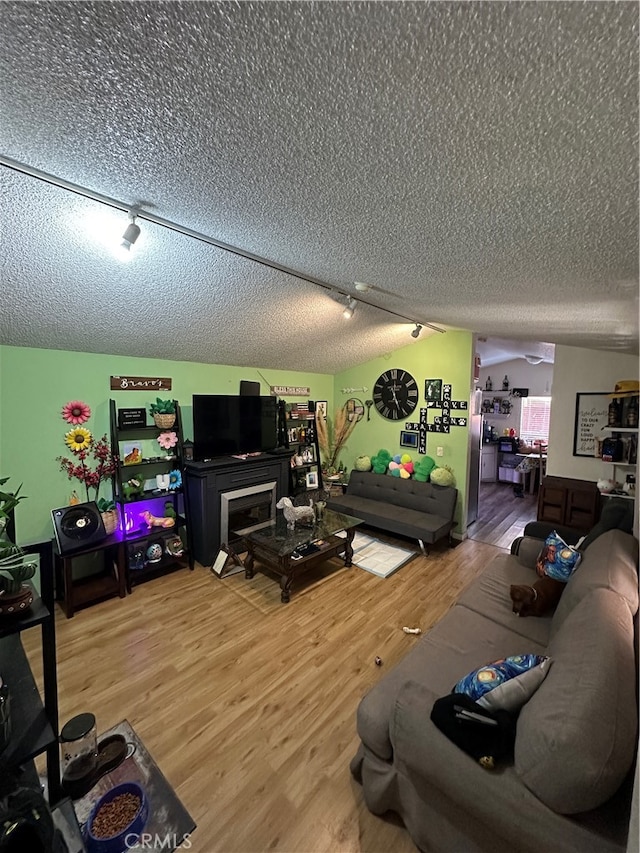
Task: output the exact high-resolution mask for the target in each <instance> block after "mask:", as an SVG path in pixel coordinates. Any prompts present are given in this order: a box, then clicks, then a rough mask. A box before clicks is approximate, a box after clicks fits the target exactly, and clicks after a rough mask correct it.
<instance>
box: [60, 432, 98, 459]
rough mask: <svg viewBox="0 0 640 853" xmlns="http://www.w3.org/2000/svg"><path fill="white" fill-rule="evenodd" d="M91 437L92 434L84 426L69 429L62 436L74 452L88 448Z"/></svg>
mask: <svg viewBox="0 0 640 853" xmlns="http://www.w3.org/2000/svg"><path fill="white" fill-rule="evenodd" d="M91 439H92V435H91V433H90V432H89V430H88V429H85V427H75V429H70V430H69V432H68V433H67V434H66V435H65V437H64V440H65V443H66V445H67V447H69V449H70V450H72V451H73V452H74V453H79V452H80V451H81V450H88V449H89V445H90V444H91Z"/></svg>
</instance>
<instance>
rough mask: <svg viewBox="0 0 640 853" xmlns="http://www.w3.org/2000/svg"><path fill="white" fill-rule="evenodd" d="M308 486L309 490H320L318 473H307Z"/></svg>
mask: <svg viewBox="0 0 640 853" xmlns="http://www.w3.org/2000/svg"><path fill="white" fill-rule="evenodd" d="M305 479H306V486H307V488H308V489H317V488H318V472H317V471H307V476H306V478H305Z"/></svg>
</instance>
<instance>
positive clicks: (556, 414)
mask: <svg viewBox="0 0 640 853" xmlns="http://www.w3.org/2000/svg"><path fill="white" fill-rule="evenodd" d="M638 373H639V369H638V358H637V356H631V355H618V354H617V353H613V352H603V351H600V350H588V349H579V348H578V347H563V346H556V353H555V369H554V371H553V391H552V400H551V424H550V428H549V456H548V460H547V474H551V475H553V476H557V477H574V478H576V479H578V480H592V481H595V480H599V479H600V478H601V477H604V476H605V474H606V476H607V477H609V476H611V474H610V471H609V473H607V469H606V468H605V467H604V464H603V463H602V462H600V461H599V460H598V459H595V458H594V459H592V458H590V457H588V456H574V455H573V432H574V427H575V413H576V394H577V393H581V392H584V391H594V392H610V391H613V389H614V387H615V384H616V382H618V381H619V380H621V379H637V378H638Z"/></svg>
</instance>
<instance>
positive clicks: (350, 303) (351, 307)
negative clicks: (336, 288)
mask: <svg viewBox="0 0 640 853" xmlns="http://www.w3.org/2000/svg"><path fill="white" fill-rule="evenodd" d="M357 304H358V303H357V302H356V300H355V299H354V298H353V296H347V304H346V307H345V309H344V311H343V312H342V316H343V317H344V318H345V320H350V319H351V318H352V317H353V312H354V311H355V310H356V305H357Z"/></svg>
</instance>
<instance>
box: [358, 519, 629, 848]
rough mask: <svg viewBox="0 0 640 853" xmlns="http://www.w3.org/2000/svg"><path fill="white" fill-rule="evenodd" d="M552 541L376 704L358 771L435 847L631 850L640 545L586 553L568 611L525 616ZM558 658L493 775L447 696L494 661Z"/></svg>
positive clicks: (365, 728)
mask: <svg viewBox="0 0 640 853" xmlns="http://www.w3.org/2000/svg"><path fill="white" fill-rule="evenodd" d="M541 544H542V541H541V540H536V539H530V538H528V537H525V538H524V539H523V540H522V541H521V543H520V548H519V551H518V554H517V555H516V554H504V555H499V556H497V557H496V558H494V560H493V561H492V562H491V563H490V564H489V566H488V567H487V569H486V570H485V571H484V572H483V574H482V575H481V576H480V577H479V578H478V579H477V580H476V581H474V582H473V583H472V584H471V585H470V586H469V587H468V588H467V589H466V590H465V591H464V592H463V594H462V595H461V596H460V598H459V600H458V601H457V602H456V604H455V605H454V606H453V607H452V608H451V610H449V612H448V613H447V614H446V615H445V616H444V617H443V618H442V619H441V620H440V621H439V622H438V623H437V624H436V625H435V626H434V627H433V628H431V629H430V630H429V631H428V633H426V634H425V635H424V636H423V637H422V638H421V639H420V640H419V641H418V642H417V643H416V645H415V646H414V647H413V649H412V650H411V652H410V653H409V654H408V655H407V656H406V657H405V658H404V659H403V660H402V661H401V662H400V663H399V664H398V665H397V666H396V667H394V669H392V670H391V671H390V672H389V673H388V674H386V675H385V676H383V678H382V679H381V681H379V682H378V684H377V685H376V686H375V687H374V688H373V689H372V690H371V691H370V692H369V693H368V694H367V695H366V696H365V697H364V699H363V700H362V701H361V703H360V705H359V707H358V712H357V728H358V733H359V735H360V739H361V744H360V747H359V749H358V752H357V754H356V755H355V757H354V758H353V760H352V762H351V772H352V774H353V776H354V777H355V779H356V780H357V781H359V782H360V783H361V784H362V787H363V791H364V798H365V802H366V805H367V807H368V808H369V810H370V811H371V812H373V813H374V814H379V815H382V814H384V813H385V812H387V811H393V812H396V813H397V814H399V815H400V817H401V818H402V820H403V822H404V824H405V826H406V828H407V830H408V831H409V833H410V835H411V837H412V839H413V841H414V842H415V844H416V845H417V847H418V848H419V849H420V850H423V851H446V853H452V851H456V853H474V851H491V853H496V851H509V853H515V851H518V853H542V852H543V851H544V853H547V851H549V853H550V851H553V853H559V851H572V853H587V851H588V853H592V851H600V852H601V853H614V851H615V853H620V851H622V850H624V849H625V844H626V835H627V828H628V818H629V808H630V807H629V803H630V798H631V789H632V765H633V762H634V756H635V750H636V746H637V738H638V734H637V724H638V709H637V698H636V689H637V684H636V682H637V664H636V659H635V639H634V625H635V621H636V619H635V615H636V613H637V610H638V574H637V566H638V542H637V540H636V539H635V538H634V537H633V536H631V535H629V534H627V533H623V532H622V531H620V530H610V531H608V532H606V533H604V534H602V535H601V536H600V537H599V538H597V539H596V540H595V541H594V542H592V543H591V544H590V545H589V547H588V548H587V549H586V550H585V551H584V556H583V558H582V562H581V564H580V565H579V566H578V568H577V569H576V571H575V572H574V574H573V575H572V577H571V578H570V580H569V582H568V583H567V585H566V587H565V589H564V591H563V593H562V597H561V598H560V602H559V603H558V605H557V607H556V609H555V612H554V613H552V614H551V615H548V616H543V617H527V618H519V617H517V616H515V615H514V614H513V613H512V611H511V600H510V597H509V587H510V585H511V584H531V583H533V582H534V581H535V580H536V578H537V575H536V574H535V568H534V566H535V558H536V555H537V553H538V552H539V550H540V547H541ZM523 653H536V654H548V655H550V656H551V657H552V658H553V663H552V665H551V668H550V670H549V673H548V675H547V677H546V679H545V680H544V681H543V682H542V684H541V685H540V686H539V687H538V689H537V691H536V692H535V693H534V694H533V696H532V697H531V698H530V699H529V701H528V702H527V703H526V704H525V705H524V706H523V708H522V709H521V711H520V714H519V717H518V722H517V732H516V741H515V748H514V754H513V758H512V759H511V760H509V761H506V762H501V763H500V764H499V765H498V767H497V769H496V770H493V771H491V770H486V769H484V768H483V767H482V766H481V765H480V764H479V763H478V762H476V761H475V760H474V759H473V758H471V757H470V756H468V755H467V754H466V753H464V752H463V751H462V750H460V749H459V748H458V747H457V746H455V744H454V743H453V742H452V741H450V740H449V739H448V738H447V737H445V735H443V734H442V733H441V732H440V731H439V730H438V729H437V728H436V727H435V726H434V724H433V723H432V722H431V720H430V713H431V709H432V707H433V704H434V702H435V700H436V699H438V698H439V697H441V696H444V695H446V694H448V693H450V691H451V689H452V687H453V685H454V684H455V683H456V682H457V681H458V679H459V678H461V677H462V676H464V675H466V674H467V673H468V672H471V671H472V670H474V669H476V668H477V667H479V666H482V665H483V664H485V663H488V662H490V661H494V660H498V659H500V658H502V657H505V656H508V655H515V654H523Z"/></svg>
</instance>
